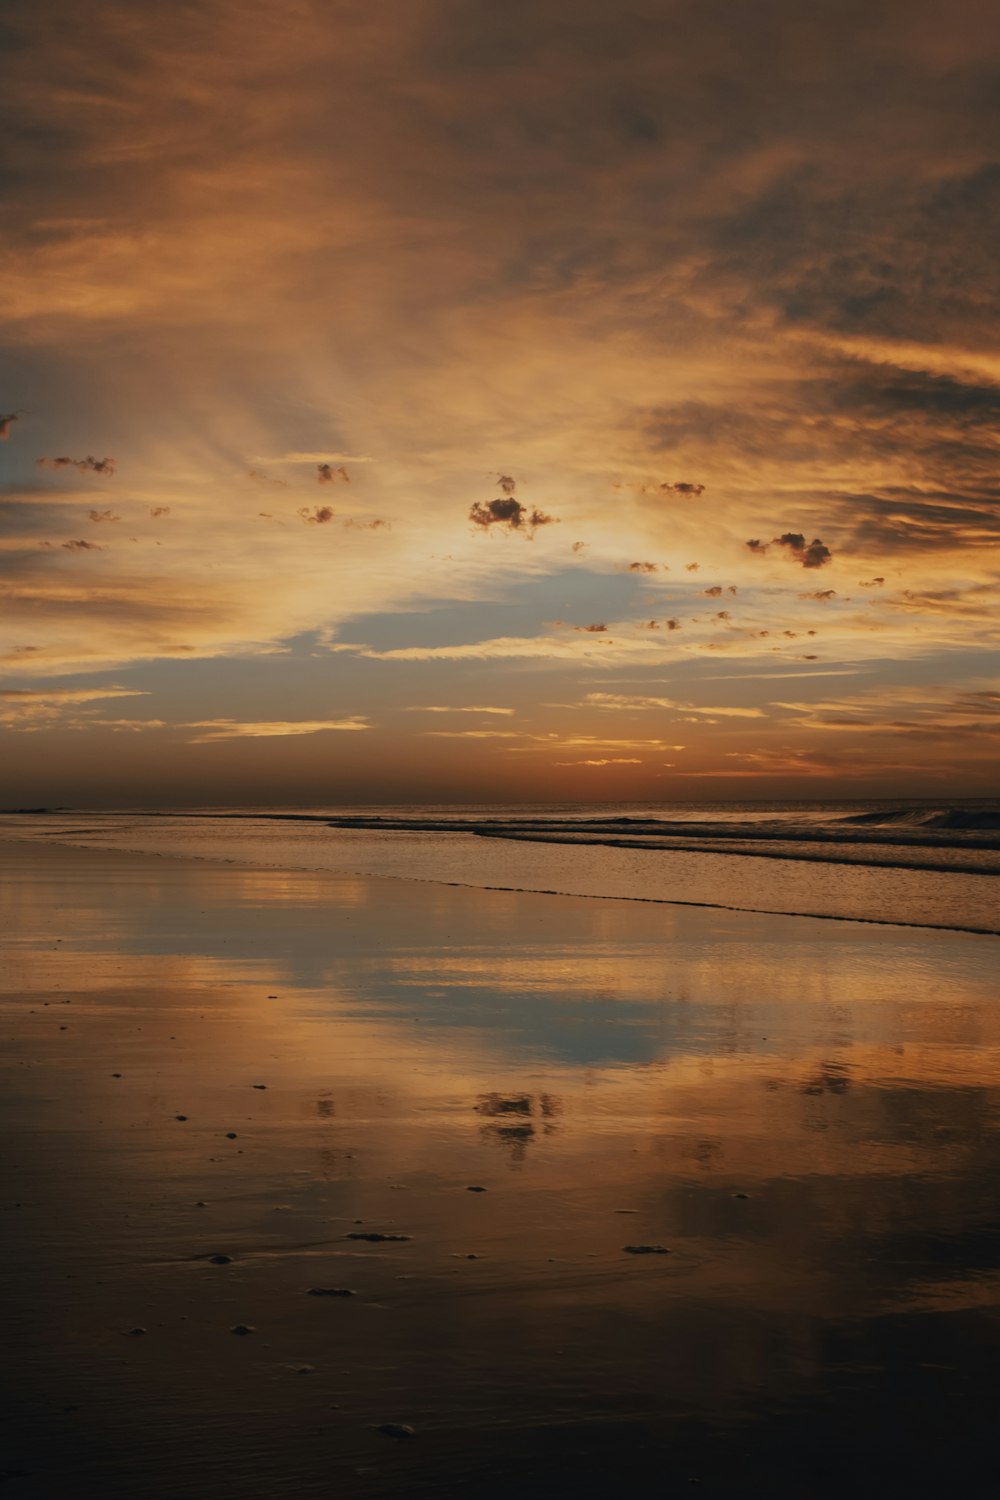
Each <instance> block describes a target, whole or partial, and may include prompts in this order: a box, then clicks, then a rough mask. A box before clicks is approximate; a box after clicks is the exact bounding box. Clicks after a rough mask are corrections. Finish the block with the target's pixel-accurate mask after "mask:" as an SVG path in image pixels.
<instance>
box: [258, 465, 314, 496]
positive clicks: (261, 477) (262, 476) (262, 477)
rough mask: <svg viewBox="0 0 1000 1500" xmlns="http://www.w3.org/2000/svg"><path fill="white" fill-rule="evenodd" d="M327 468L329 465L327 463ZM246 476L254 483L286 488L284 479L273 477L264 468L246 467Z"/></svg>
mask: <svg viewBox="0 0 1000 1500" xmlns="http://www.w3.org/2000/svg"><path fill="white" fill-rule="evenodd" d="M327 467H328V468H329V465H327ZM247 478H248V479H252V480H254V482H255V483H256V484H276V485H278V486H279V487H280V488H281V489H283V490H287V488H288V484H287V482H286V481H285V480H284V479H273V478H272V477H271V475H270V474H268V473H267V471H266V470H265V469H248V470H247Z"/></svg>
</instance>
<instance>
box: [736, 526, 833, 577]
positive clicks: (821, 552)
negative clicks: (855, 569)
mask: <svg viewBox="0 0 1000 1500" xmlns="http://www.w3.org/2000/svg"><path fill="white" fill-rule="evenodd" d="M745 545H746V547H747V548H748V549H749V551H751V552H756V553H757V554H758V555H759V554H762V553H764V552H766V551H767V549H768V546H774V547H784V548H786V549H787V551H788V552H789V553H790V555H791V556H792V557H794V559H795V561H796V562H798V563H801V564H802V566H803V567H804V568H823V567H825V566H826V564H827V563H828V562H830V561H831V560H832V558H833V553H832V552H831V551H830V549H829V547H827V546H826V545H825V543H823V542H821V541H820V539H819V537H814V538H813V540H812V541H811V542H807V541H806V539H805V536H804V535H803V533H802V532H801V531H784V532H782V534H781V536H776V537H775V538H774V539H773V541H772V542H770V543H768V542H761V541H759V540H758V538H756V537H754V538H753V539H752V540H751V541H749V542H746V543H745Z"/></svg>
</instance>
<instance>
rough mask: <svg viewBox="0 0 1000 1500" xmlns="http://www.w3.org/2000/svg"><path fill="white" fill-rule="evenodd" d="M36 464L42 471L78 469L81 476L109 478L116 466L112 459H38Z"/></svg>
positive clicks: (89, 457) (88, 457)
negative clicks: (87, 474) (98, 475)
mask: <svg viewBox="0 0 1000 1500" xmlns="http://www.w3.org/2000/svg"><path fill="white" fill-rule="evenodd" d="M36 463H37V464H38V465H39V467H40V468H42V469H78V470H79V472H80V473H81V474H86V473H91V474H103V475H105V476H106V477H108V478H110V477H111V475H112V474H114V472H115V470H116V469H117V467H118V465H117V462H116V460H115V459H113V458H93V457H91V455H90V454H89V453H88V455H87V457H86V458H39V459H36Z"/></svg>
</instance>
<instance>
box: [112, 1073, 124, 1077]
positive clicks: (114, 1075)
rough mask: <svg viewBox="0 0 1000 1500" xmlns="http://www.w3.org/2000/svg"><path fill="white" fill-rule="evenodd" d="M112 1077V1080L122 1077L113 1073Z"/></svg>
mask: <svg viewBox="0 0 1000 1500" xmlns="http://www.w3.org/2000/svg"><path fill="white" fill-rule="evenodd" d="M111 1076H112V1078H120V1077H121V1076H122V1075H121V1074H120V1073H112V1075H111Z"/></svg>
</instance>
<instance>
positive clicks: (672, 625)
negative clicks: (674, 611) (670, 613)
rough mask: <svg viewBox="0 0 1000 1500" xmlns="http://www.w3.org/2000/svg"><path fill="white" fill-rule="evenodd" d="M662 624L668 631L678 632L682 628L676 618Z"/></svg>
mask: <svg viewBox="0 0 1000 1500" xmlns="http://www.w3.org/2000/svg"><path fill="white" fill-rule="evenodd" d="M663 623H664V625H665V626H666V627H667V629H668V630H680V629H681V628H682V627H681V622H680V620H678V619H677V618H676V617H674V618H673V619H670V620H664V622H663Z"/></svg>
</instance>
